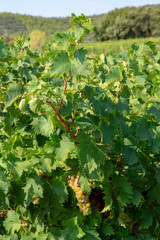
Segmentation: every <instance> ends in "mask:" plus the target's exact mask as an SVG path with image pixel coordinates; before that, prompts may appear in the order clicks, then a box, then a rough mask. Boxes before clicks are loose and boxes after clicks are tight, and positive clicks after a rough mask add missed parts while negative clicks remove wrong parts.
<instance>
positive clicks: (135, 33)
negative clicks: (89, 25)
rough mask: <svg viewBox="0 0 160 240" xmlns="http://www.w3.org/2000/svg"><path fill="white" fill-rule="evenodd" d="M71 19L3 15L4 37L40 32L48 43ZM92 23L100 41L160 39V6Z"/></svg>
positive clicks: (0, 21) (127, 11)
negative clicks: (159, 37)
mask: <svg viewBox="0 0 160 240" xmlns="http://www.w3.org/2000/svg"><path fill="white" fill-rule="evenodd" d="M70 19H71V18H70V17H65V18H60V17H59V18H56V17H52V18H45V17H33V16H29V15H21V14H12V13H0V36H5V37H6V36H14V37H17V36H19V35H30V33H31V32H33V31H34V30H40V31H43V32H44V33H45V35H46V39H47V40H48V39H50V37H51V35H52V34H54V33H56V32H63V31H65V30H66V29H67V28H68V26H69V24H70ZM91 20H92V22H93V24H94V25H95V26H96V27H97V29H98V31H99V35H98V37H96V40H99V41H106V40H109V39H127V38H139V37H150V36H152V37H155V36H160V5H148V6H143V7H137V8H136V7H125V8H122V9H115V10H114V11H111V12H109V13H107V14H101V15H94V16H91ZM87 40H88V41H95V35H94V34H93V33H92V34H90V35H89V36H87ZM8 41H9V40H8Z"/></svg>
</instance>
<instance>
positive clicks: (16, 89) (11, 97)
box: [6, 83, 23, 107]
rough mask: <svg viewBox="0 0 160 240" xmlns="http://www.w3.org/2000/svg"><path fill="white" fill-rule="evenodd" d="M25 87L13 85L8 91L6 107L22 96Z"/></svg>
mask: <svg viewBox="0 0 160 240" xmlns="http://www.w3.org/2000/svg"><path fill="white" fill-rule="evenodd" d="M22 90H23V87H22V85H21V84H20V83H18V84H17V83H11V84H10V85H9V87H8V89H7V95H8V97H7V99H6V107H9V106H11V105H12V103H13V102H14V101H15V100H16V99H17V98H18V97H20V96H21V95H22Z"/></svg>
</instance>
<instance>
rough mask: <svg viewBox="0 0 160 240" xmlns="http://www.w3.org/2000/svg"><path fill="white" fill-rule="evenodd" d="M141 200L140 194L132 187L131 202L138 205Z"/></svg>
mask: <svg viewBox="0 0 160 240" xmlns="http://www.w3.org/2000/svg"><path fill="white" fill-rule="evenodd" d="M141 200H142V195H141V194H140V193H139V192H138V191H137V190H136V189H135V188H133V199H132V203H133V204H134V205H136V206H137V207H138V206H139V204H140V203H141Z"/></svg>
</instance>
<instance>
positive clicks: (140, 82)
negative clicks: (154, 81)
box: [134, 75, 147, 86]
mask: <svg viewBox="0 0 160 240" xmlns="http://www.w3.org/2000/svg"><path fill="white" fill-rule="evenodd" d="M146 78H147V76H146V75H138V76H135V78H134V79H135V82H136V83H138V85H140V86H144V84H145V81H146Z"/></svg>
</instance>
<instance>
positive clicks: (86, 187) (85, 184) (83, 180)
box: [79, 176, 91, 193]
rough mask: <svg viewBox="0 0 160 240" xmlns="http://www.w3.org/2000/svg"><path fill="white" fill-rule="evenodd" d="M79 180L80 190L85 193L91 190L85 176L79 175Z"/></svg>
mask: <svg viewBox="0 0 160 240" xmlns="http://www.w3.org/2000/svg"><path fill="white" fill-rule="evenodd" d="M79 182H80V185H81V189H82V191H84V192H86V193H89V192H91V188H90V187H89V184H88V179H87V177H85V176H80V179H79Z"/></svg>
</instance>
